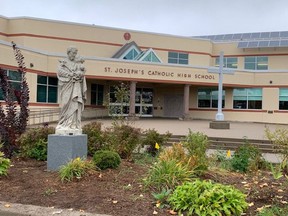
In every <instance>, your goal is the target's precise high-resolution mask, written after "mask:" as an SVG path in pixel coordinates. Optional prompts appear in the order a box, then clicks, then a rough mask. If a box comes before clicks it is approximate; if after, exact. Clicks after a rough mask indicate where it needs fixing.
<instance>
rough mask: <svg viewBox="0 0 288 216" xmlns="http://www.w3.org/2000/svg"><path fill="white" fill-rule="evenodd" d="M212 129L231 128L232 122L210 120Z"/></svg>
mask: <svg viewBox="0 0 288 216" xmlns="http://www.w3.org/2000/svg"><path fill="white" fill-rule="evenodd" d="M210 128H211V129H230V123H229V122H227V121H212V122H210Z"/></svg>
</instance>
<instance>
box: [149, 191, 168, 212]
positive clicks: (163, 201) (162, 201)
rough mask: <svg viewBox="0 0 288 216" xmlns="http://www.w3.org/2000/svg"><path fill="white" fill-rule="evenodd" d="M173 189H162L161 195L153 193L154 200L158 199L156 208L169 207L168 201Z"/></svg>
mask: <svg viewBox="0 0 288 216" xmlns="http://www.w3.org/2000/svg"><path fill="white" fill-rule="evenodd" d="M171 191H172V190H171V189H168V190H167V189H166V188H162V190H161V192H159V193H152V196H153V197H154V199H156V203H157V204H156V206H158V207H160V208H164V207H168V206H169V205H168V203H167V199H168V197H169V195H170V193H171Z"/></svg>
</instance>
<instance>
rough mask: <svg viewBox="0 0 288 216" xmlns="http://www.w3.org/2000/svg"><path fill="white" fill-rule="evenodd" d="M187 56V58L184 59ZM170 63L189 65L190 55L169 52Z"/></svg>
mask: <svg viewBox="0 0 288 216" xmlns="http://www.w3.org/2000/svg"><path fill="white" fill-rule="evenodd" d="M185 56H187V58H184V57H185ZM168 63H169V64H183V65H188V64H189V53H185V52H168Z"/></svg>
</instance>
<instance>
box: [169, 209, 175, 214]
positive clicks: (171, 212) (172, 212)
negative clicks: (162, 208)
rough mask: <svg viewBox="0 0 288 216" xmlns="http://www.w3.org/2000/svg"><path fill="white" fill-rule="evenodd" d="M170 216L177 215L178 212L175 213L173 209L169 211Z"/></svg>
mask: <svg viewBox="0 0 288 216" xmlns="http://www.w3.org/2000/svg"><path fill="white" fill-rule="evenodd" d="M169 214H171V215H176V214H177V212H175V211H174V210H173V209H171V210H170V211H169Z"/></svg>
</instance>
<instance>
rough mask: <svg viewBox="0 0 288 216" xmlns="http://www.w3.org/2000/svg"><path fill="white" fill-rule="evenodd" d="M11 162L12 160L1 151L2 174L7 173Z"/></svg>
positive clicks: (0, 171)
mask: <svg viewBox="0 0 288 216" xmlns="http://www.w3.org/2000/svg"><path fill="white" fill-rule="evenodd" d="M10 163H11V162H10V160H9V159H8V158H5V157H4V153H3V152H0V176H2V175H5V176H6V175H7V172H8V169H9V167H10Z"/></svg>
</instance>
